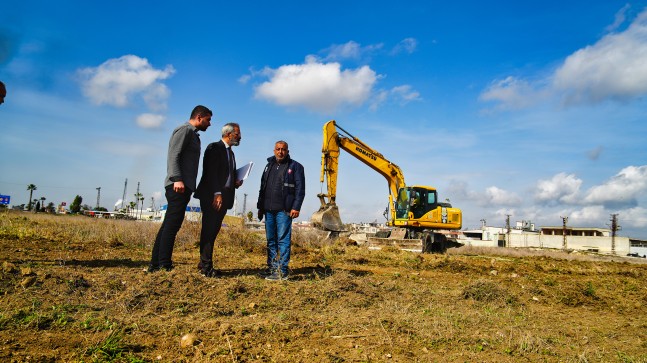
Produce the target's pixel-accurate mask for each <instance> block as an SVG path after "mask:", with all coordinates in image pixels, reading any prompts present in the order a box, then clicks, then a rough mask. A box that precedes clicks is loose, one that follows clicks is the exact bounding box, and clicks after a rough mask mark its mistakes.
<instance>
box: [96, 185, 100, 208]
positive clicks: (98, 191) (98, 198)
mask: <svg viewBox="0 0 647 363" xmlns="http://www.w3.org/2000/svg"><path fill="white" fill-rule="evenodd" d="M100 199H101V187H98V188H97V208H96V209H99V200H100Z"/></svg>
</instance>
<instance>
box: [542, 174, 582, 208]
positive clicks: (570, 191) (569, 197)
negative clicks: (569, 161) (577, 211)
mask: <svg viewBox="0 0 647 363" xmlns="http://www.w3.org/2000/svg"><path fill="white" fill-rule="evenodd" d="M581 186H582V180H581V179H578V178H577V177H576V176H575V175H573V174H566V173H559V174H557V175H555V176H553V178H552V179H550V180H540V181H539V182H537V187H536V192H535V199H536V200H537V201H539V202H553V203H557V202H563V203H576V202H577V197H578V194H579V191H580V187H581Z"/></svg>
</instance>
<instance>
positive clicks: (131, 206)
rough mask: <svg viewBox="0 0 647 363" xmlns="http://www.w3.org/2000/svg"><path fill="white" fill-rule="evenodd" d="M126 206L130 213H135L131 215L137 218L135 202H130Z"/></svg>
mask: <svg viewBox="0 0 647 363" xmlns="http://www.w3.org/2000/svg"><path fill="white" fill-rule="evenodd" d="M128 206H129V207H130V210H131V211H133V210H135V213H133V217H135V218H137V209H135V208H136V207H137V204H136V203H135V202H130V203H128ZM128 214H130V213H128Z"/></svg>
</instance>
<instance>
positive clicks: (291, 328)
mask: <svg viewBox="0 0 647 363" xmlns="http://www.w3.org/2000/svg"><path fill="white" fill-rule="evenodd" d="M158 227H159V225H158V224H153V223H143V222H135V221H115V220H97V219H90V218H87V217H74V216H51V215H42V214H36V215H34V214H28V213H0V262H2V263H3V272H2V274H1V275H0V299H1V301H0V340H1V341H2V343H3V344H2V349H1V350H0V361H16V362H22V361H40V362H48V361H52V362H53V361H74V362H79V361H85V362H93V361H94V362H153V361H163V362H168V361H187V362H189V361H191V362H382V361H393V362H416V361H420V362H428V361H438V362H441V361H443V362H444V361H460V362H465V361H472V362H476V361H478V362H481V361H491V362H517V361H547V362H647V353H645V352H647V343H645V342H646V341H647V317H646V316H645V313H646V310H645V308H644V307H645V304H646V303H647V287H646V286H645V283H644V282H645V278H646V277H647V264H644V263H642V264H641V263H629V261H632V262H638V261H640V260H635V259H633V260H632V259H621V258H617V257H616V258H608V257H599V256H595V255H576V254H572V253H571V254H566V253H562V252H559V251H548V252H547V251H530V250H509V249H500V248H497V249H475V248H460V249H455V250H450V252H449V253H448V254H444V255H428V254H415V253H410V252H404V251H400V250H394V249H390V250H382V251H369V250H366V249H364V248H362V247H358V246H355V245H353V244H352V243H350V241H346V240H341V239H340V240H337V241H334V242H330V241H325V240H322V239H321V238H320V236H321V235H320V234H318V233H314V232H307V231H295V235H294V247H293V259H292V265H291V267H292V274H291V279H290V281H288V282H282V283H276V282H270V281H266V280H263V279H260V278H259V277H257V275H256V274H257V273H258V272H259V271H260V270H261V269H262V268H263V267H264V263H265V250H264V237H263V235H262V233H258V232H254V231H248V230H245V229H242V228H234V227H230V228H225V229H223V231H222V232H221V235H220V236H219V239H218V246H217V248H216V251H215V256H216V263H217V265H218V267H219V268H221V269H223V270H224V276H223V277H222V278H218V279H207V278H204V277H202V276H200V275H199V274H197V273H196V272H197V271H196V270H195V266H196V262H197V259H198V249H197V247H196V242H197V241H198V236H199V227H200V226H199V224H197V223H185V225H184V226H183V228H182V230H181V232H180V234H179V235H178V239H177V242H176V247H175V252H174V261H175V263H176V265H177V268H176V269H175V270H174V271H172V272H170V273H167V272H159V273H155V274H145V273H144V272H143V269H144V268H145V267H146V265H147V264H148V260H149V258H150V249H151V243H152V241H153V239H154V236H155V234H156V233H157V229H158ZM188 333H192V334H194V335H195V338H196V339H195V341H192V344H189V345H188V347H181V346H180V342H181V338H182V336H184V335H186V334H188Z"/></svg>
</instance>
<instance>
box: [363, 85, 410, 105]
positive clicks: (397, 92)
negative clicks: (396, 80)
mask: <svg viewBox="0 0 647 363" xmlns="http://www.w3.org/2000/svg"><path fill="white" fill-rule="evenodd" d="M389 99H393V100H395V101H396V102H398V103H399V104H400V105H406V104H407V103H409V102H411V101H420V100H421V99H422V98H421V97H420V92H418V91H416V90H414V89H412V88H411V86H410V85H402V86H396V87H393V88H391V89H390V90H388V91H387V90H381V91H379V92H377V93H376V94H375V95H374V96H373V98H372V100H371V106H370V109H371V111H375V110H377V108H378V107H379V106H380V105H381V104H383V103H384V102H386V101H387V100H389Z"/></svg>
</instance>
